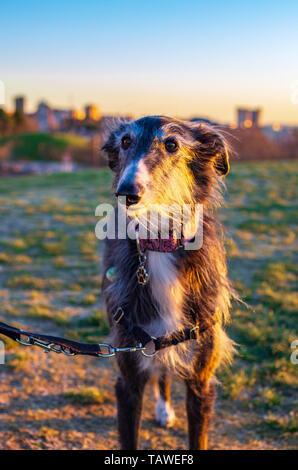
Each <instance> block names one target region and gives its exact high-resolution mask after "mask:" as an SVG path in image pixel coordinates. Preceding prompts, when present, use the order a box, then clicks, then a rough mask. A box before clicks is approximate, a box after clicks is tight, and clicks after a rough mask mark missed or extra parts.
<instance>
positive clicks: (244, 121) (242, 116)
mask: <svg viewBox="0 0 298 470" xmlns="http://www.w3.org/2000/svg"><path fill="white" fill-rule="evenodd" d="M260 118H261V109H260V108H258V109H247V108H238V109H237V124H238V128H240V129H249V128H251V127H260Z"/></svg>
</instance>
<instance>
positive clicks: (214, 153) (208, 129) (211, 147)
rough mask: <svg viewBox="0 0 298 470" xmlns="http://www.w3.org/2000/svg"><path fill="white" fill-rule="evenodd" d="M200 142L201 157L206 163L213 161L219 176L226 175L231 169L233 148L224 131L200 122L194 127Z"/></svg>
mask: <svg viewBox="0 0 298 470" xmlns="http://www.w3.org/2000/svg"><path fill="white" fill-rule="evenodd" d="M193 132H194V135H195V138H196V140H197V142H198V145H197V151H198V154H199V157H200V158H201V159H203V161H204V162H205V163H209V162H210V163H212V164H213V168H214V169H215V171H216V173H217V174H218V175H219V176H225V175H227V174H228V173H229V170H230V163H229V159H230V153H231V148H230V145H229V144H228V142H227V140H226V138H225V136H224V135H223V133H222V132H221V131H220V130H218V129H217V128H215V127H213V126H210V125H209V124H205V123H200V124H199V125H198V124H197V125H196V126H194V127H193Z"/></svg>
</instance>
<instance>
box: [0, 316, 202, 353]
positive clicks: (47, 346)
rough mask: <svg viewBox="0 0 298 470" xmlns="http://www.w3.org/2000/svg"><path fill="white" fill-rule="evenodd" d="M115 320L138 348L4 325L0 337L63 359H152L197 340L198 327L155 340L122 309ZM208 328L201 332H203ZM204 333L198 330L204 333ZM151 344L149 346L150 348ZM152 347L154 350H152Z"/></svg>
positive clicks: (1, 327)
mask: <svg viewBox="0 0 298 470" xmlns="http://www.w3.org/2000/svg"><path fill="white" fill-rule="evenodd" d="M114 321H115V323H116V324H119V325H121V326H123V327H124V328H125V330H126V331H127V332H128V333H130V334H131V335H132V336H133V337H134V338H135V340H136V342H137V343H138V345H137V346H132V347H126V348H117V347H114V346H112V345H111V344H108V343H82V342H80V341H73V340H69V339H66V338H62V337H60V336H50V335H43V334H40V333H33V332H31V331H26V330H23V329H20V328H15V327H13V326H10V325H7V324H6V323H2V322H0V334H2V335H4V336H7V337H8V338H11V339H13V340H14V341H16V342H18V343H19V344H22V345H24V346H39V347H41V348H43V349H44V351H45V352H49V351H53V352H55V353H57V354H60V353H63V354H65V355H66V356H76V355H79V354H81V355H85V356H95V357H112V356H115V354H116V353H118V352H135V351H141V352H142V354H143V355H144V356H146V357H152V356H155V354H156V353H157V352H158V351H160V350H161V349H164V348H167V347H169V346H175V345H177V344H179V343H182V342H184V341H188V340H192V339H193V340H196V339H197V338H198V333H199V327H198V326H197V325H196V326H194V327H193V328H185V329H183V330H180V331H177V332H175V333H172V334H171V335H169V336H160V337H159V338H154V337H153V336H150V335H149V334H148V333H147V332H146V331H145V330H143V328H141V327H140V326H138V325H134V324H133V323H131V322H130V321H129V319H128V318H127V316H126V315H125V312H124V310H123V308H122V307H119V308H118V310H117V312H116V313H115V314H114ZM206 329H207V328H205V329H204V331H206ZM204 331H200V333H203V332H204ZM150 343H151V345H150ZM152 346H153V349H152Z"/></svg>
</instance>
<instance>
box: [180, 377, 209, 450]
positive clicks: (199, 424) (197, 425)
mask: <svg viewBox="0 0 298 470" xmlns="http://www.w3.org/2000/svg"><path fill="white" fill-rule="evenodd" d="M214 398H215V385H214V383H212V382H206V381H204V382H201V381H200V380H197V379H195V380H192V381H186V410H187V418H188V438H189V449H191V450H206V449H207V444H208V425H209V421H210V416H211V413H212V408H213V402H214Z"/></svg>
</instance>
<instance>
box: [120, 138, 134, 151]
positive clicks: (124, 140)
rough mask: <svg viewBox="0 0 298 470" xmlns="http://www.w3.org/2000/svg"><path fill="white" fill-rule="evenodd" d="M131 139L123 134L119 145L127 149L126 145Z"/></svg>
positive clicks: (127, 145) (129, 143) (128, 144)
mask: <svg viewBox="0 0 298 470" xmlns="http://www.w3.org/2000/svg"><path fill="white" fill-rule="evenodd" d="M131 143H132V140H131V138H130V137H129V135H125V136H123V137H122V139H121V146H122V148H123V149H124V150H126V149H128V147H129V146H130V145H131Z"/></svg>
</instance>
